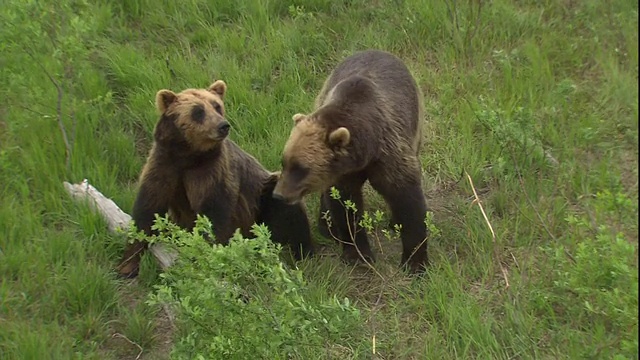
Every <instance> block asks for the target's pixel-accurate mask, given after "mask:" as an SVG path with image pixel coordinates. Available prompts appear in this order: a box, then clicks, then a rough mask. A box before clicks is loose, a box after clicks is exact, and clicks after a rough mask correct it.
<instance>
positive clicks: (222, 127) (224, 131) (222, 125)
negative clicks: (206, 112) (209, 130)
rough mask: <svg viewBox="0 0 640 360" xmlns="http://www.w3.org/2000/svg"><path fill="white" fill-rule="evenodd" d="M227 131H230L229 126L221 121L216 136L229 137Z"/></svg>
mask: <svg viewBox="0 0 640 360" xmlns="http://www.w3.org/2000/svg"><path fill="white" fill-rule="evenodd" d="M229 130H231V124H229V122H227V121H223V122H221V123H220V124H218V135H220V136H221V137H223V138H224V137H226V136H227V135H229Z"/></svg>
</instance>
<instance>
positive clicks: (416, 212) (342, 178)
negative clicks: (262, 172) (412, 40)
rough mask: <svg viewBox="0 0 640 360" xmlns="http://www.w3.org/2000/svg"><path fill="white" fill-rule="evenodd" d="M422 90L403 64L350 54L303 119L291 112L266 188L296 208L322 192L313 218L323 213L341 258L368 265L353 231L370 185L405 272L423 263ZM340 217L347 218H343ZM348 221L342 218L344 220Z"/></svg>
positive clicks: (357, 230)
mask: <svg viewBox="0 0 640 360" xmlns="http://www.w3.org/2000/svg"><path fill="white" fill-rule="evenodd" d="M423 112H424V110H423V103H422V93H421V91H420V90H419V88H418V86H417V84H416V81H415V80H414V78H413V76H412V75H411V73H410V71H409V70H408V68H407V67H406V65H405V64H404V63H403V62H402V61H401V60H400V59H399V58H397V57H396V56H395V55H392V54H390V53H387V52H384V51H379V50H367V51H362V52H357V53H355V54H353V55H351V56H349V57H347V58H346V59H344V60H343V61H342V63H340V64H339V65H338V66H337V67H336V68H335V69H334V70H333V72H332V73H331V74H330V76H329V78H328V79H327V80H326V81H325V83H324V86H323V88H322V90H321V91H320V94H319V95H318V96H317V98H316V102H315V110H314V111H313V113H311V114H309V115H305V114H295V115H294V116H293V121H294V126H293V129H292V130H291V134H290V136H289V139H288V140H287V142H286V144H285V147H284V150H283V154H282V174H281V176H280V178H279V180H278V182H277V185H276V187H275V189H274V190H273V196H274V197H275V198H276V199H279V200H283V201H285V202H287V203H289V204H295V203H297V202H298V201H299V200H300V199H302V198H303V197H304V196H305V195H307V194H310V193H314V192H321V197H320V216H321V217H322V214H323V212H325V211H327V210H328V211H329V213H330V215H331V221H332V226H331V228H330V229H327V228H326V223H325V222H324V221H323V220H322V218H320V219H319V227H320V230H321V233H322V234H324V235H325V236H326V234H327V233H328V230H331V232H332V235H333V236H334V237H335V238H337V239H339V240H340V242H341V243H342V244H343V257H344V258H345V260H347V261H357V260H359V259H361V257H360V254H359V253H358V251H357V249H356V248H355V247H354V246H353V241H354V240H355V245H356V246H357V248H358V249H359V250H360V253H361V254H362V255H363V256H364V257H365V260H368V261H373V260H374V256H373V253H372V251H371V247H370V246H369V241H368V239H367V234H366V232H365V231H364V230H363V229H361V227H360V226H359V224H358V223H359V220H360V218H361V213H362V211H363V199H362V186H363V185H364V183H365V181H367V180H369V183H370V184H371V186H372V187H373V188H374V189H375V190H376V191H377V192H378V193H380V194H381V195H382V196H383V198H384V199H385V201H386V203H387V204H388V205H389V207H390V209H391V216H392V221H393V222H395V223H397V224H400V225H401V226H402V228H401V232H400V235H401V238H402V246H403V251H402V262H401V264H402V265H403V266H408V268H409V270H410V272H412V273H420V272H423V271H424V269H425V267H426V266H427V263H428V257H427V245H426V238H427V235H428V234H427V232H428V230H427V227H426V224H425V214H426V211H427V207H426V201H425V196H424V192H423V190H422V185H421V179H422V176H421V175H422V170H421V165H420V160H419V158H418V153H419V149H420V145H421V137H422V135H421V134H422V130H421V122H422V118H423ZM332 186H335V187H336V189H337V190H338V191H339V192H340V195H341V201H344V200H351V201H352V202H353V203H355V205H356V208H357V213H356V214H354V213H353V212H352V211H348V212H347V213H345V211H346V209H345V207H344V205H343V204H341V203H340V202H339V201H336V200H334V199H332V198H331V196H330V188H331V187H332ZM345 214H346V215H345ZM347 218H348V219H347Z"/></svg>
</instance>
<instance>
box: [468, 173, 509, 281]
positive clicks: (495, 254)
mask: <svg viewBox="0 0 640 360" xmlns="http://www.w3.org/2000/svg"><path fill="white" fill-rule="evenodd" d="M465 174H466V175H467V180H469V185H471V190H473V195H474V197H475V200H474V201H473V202H472V203H471V204H472V205H473V203H477V204H478V207H479V208H480V212H482V216H483V217H484V221H485V222H486V223H487V226H488V227H489V230H490V231H491V241H492V242H493V245H494V246H493V250H494V257H495V260H496V261H497V262H498V264H499V265H500V271H501V272H502V277H503V278H504V282H505V287H506V288H509V278H508V276H507V270H506V269H505V268H504V266H502V262H501V261H500V257H499V256H498V253H497V250H496V233H495V231H493V226H491V222H490V221H489V218H488V217H487V213H485V211H484V208H483V207H482V201H481V200H480V198H479V197H478V193H477V192H476V187H475V186H474V185H473V180H471V176H469V173H467V172H466V171H465Z"/></svg>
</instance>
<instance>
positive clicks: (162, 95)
mask: <svg viewBox="0 0 640 360" xmlns="http://www.w3.org/2000/svg"><path fill="white" fill-rule="evenodd" d="M177 98H178V96H177V95H176V94H175V93H174V92H173V91H171V90H166V89H163V90H160V91H158V92H157V93H156V108H158V110H159V111H160V112H161V113H163V114H164V113H165V112H166V111H167V109H168V108H169V106H170V105H171V104H173V103H174V102H175V101H176V99H177Z"/></svg>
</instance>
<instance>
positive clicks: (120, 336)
mask: <svg viewBox="0 0 640 360" xmlns="http://www.w3.org/2000/svg"><path fill="white" fill-rule="evenodd" d="M111 337H114V338H116V337H118V338H121V339H124V340H125V341H126V342H128V343H129V344H131V345H135V346H136V347H137V348H138V349H139V350H140V352H139V353H138V356H136V360H138V359H140V356H142V353H143V352H144V349H142V346H140V345H138V343H136V342H133V341H131V340H129V338H128V337H126V336H124V335H122V334H120V333H114V334H113V335H111Z"/></svg>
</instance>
